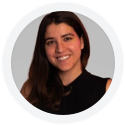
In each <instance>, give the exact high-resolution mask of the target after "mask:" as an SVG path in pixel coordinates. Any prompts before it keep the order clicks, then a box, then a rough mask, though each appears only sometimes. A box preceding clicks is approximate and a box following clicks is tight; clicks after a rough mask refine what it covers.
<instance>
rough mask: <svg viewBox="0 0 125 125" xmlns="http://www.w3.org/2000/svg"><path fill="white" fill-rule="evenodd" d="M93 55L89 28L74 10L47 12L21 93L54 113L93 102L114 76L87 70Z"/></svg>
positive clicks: (75, 110)
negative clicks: (97, 74)
mask: <svg viewBox="0 0 125 125" xmlns="http://www.w3.org/2000/svg"><path fill="white" fill-rule="evenodd" d="M89 55H90V47H89V38H88V35H87V32H86V30H85V28H84V26H83V24H82V23H81V21H80V20H79V18H78V17H77V16H76V15H75V14H74V13H72V12H66V11H59V12H52V13H50V14H48V15H46V16H45V17H44V18H43V20H42V21H41V24H40V26H39V31H38V36H37V40H36V46H35V50H34V55H33V60H32V63H31V66H30V69H29V77H28V80H27V81H26V82H25V83H24V85H23V87H22V89H21V94H22V95H23V96H24V97H25V98H26V99H27V100H28V101H29V102H30V103H31V104H33V105H34V106H35V107H37V108H39V109H41V110H43V111H46V112H49V113H53V114H73V113H78V112H80V111H83V110H86V109H87V108H89V107H91V106H92V105H94V104H95V103H96V102H97V101H99V100H100V98H101V97H102V96H103V95H104V93H105V92H106V91H107V89H108V87H109V85H110V83H111V79H110V78H101V77H98V76H95V75H92V74H91V73H89V72H88V71H86V69H85V67H86V65H87V62H88V58H89Z"/></svg>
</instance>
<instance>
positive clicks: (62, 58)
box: [58, 55, 69, 60]
mask: <svg viewBox="0 0 125 125" xmlns="http://www.w3.org/2000/svg"><path fill="white" fill-rule="evenodd" d="M68 57H69V55H67V56H63V57H59V58H58V60H65V59H67V58H68Z"/></svg>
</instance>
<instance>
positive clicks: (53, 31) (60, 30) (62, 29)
mask: <svg viewBox="0 0 125 125" xmlns="http://www.w3.org/2000/svg"><path fill="white" fill-rule="evenodd" d="M66 33H74V34H75V31H74V29H73V28H72V27H71V26H69V25H68V24H66V23H60V24H55V23H52V24H50V25H48V26H47V29H46V32H45V37H48V36H49V37H50V36H56V35H64V34H66Z"/></svg>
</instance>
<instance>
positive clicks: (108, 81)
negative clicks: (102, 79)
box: [105, 79, 112, 91]
mask: <svg viewBox="0 0 125 125" xmlns="http://www.w3.org/2000/svg"><path fill="white" fill-rule="evenodd" d="M111 82H112V80H111V79H108V80H107V83H106V90H105V91H107V90H108V88H109V86H110V85H111Z"/></svg>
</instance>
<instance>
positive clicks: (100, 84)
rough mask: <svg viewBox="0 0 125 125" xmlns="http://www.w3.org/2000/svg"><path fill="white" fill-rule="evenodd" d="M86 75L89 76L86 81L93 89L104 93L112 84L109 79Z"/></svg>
mask: <svg viewBox="0 0 125 125" xmlns="http://www.w3.org/2000/svg"><path fill="white" fill-rule="evenodd" d="M87 74H88V75H89V77H88V81H89V83H90V84H91V85H92V86H93V87H96V88H98V89H101V90H102V89H103V91H105V92H106V91H107V90H108V88H109V86H110V84H111V82H112V80H111V78H103V77H100V76H97V75H94V74H91V73H89V72H87Z"/></svg>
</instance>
